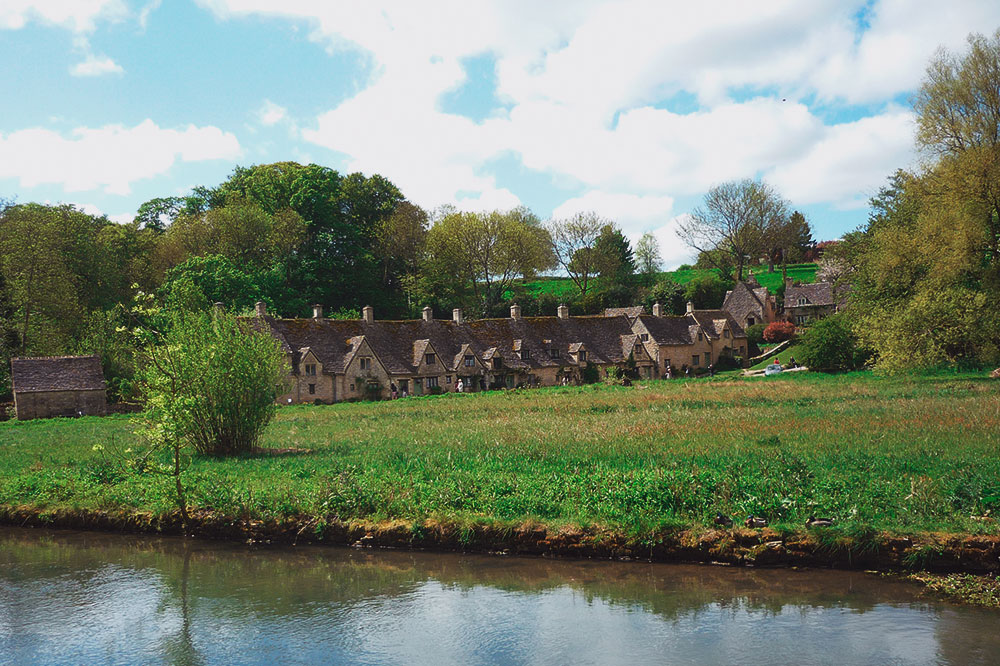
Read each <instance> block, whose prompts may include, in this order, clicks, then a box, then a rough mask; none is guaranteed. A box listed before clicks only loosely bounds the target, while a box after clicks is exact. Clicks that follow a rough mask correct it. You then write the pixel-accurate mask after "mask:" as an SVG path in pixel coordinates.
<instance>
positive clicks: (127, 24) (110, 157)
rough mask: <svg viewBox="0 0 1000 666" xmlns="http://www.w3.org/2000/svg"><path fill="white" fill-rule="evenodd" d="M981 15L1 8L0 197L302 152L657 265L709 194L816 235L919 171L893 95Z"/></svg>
mask: <svg viewBox="0 0 1000 666" xmlns="http://www.w3.org/2000/svg"><path fill="white" fill-rule="evenodd" d="M997 28H1000V2H996V0H985V1H971V0H970V1H963V0H951V1H950V2H947V3H945V2H940V0H935V1H933V2H925V1H923V0H882V1H874V0H873V1H868V2H848V1H846V0H829V1H828V0H810V1H809V2H802V1H801V0H775V1H772V2H767V1H761V2H746V1H745V0H740V1H734V2H728V1H722V0H717V1H714V2H705V3H692V2H672V1H667V0H658V1H652V2H633V1H630V0H617V1H614V2H604V1H591V0H567V1H555V0H553V1H551V2H537V0H532V1H527V0H498V1H496V2H486V1H477V0H457V1H454V2H451V1H428V2H412V0H401V1H399V2H386V1H382V0H365V2H356V1H352V2H337V1H334V0H330V1H329V2H318V1H315V0H281V1H280V2H277V1H274V0H162V1H160V0H0V62H2V63H3V65H4V66H3V67H0V90H3V91H4V94H3V95H0V197H16V200H17V201H19V202H28V201H38V202H49V203H58V202H63V203H72V204H76V205H78V206H79V207H81V208H82V209H83V210H85V211H87V212H90V213H94V214H106V215H108V217H109V218H111V219H112V220H115V221H117V222H125V221H129V220H131V219H132V217H133V215H134V213H135V211H136V209H137V208H138V207H139V205H140V204H142V203H143V202H144V201H147V200H149V199H151V198H154V197H162V196H173V195H183V194H186V193H187V192H188V191H189V190H190V188H191V187H193V186H196V185H206V186H214V185H217V184H219V183H220V182H222V181H224V180H225V179H226V178H227V177H228V175H229V174H230V173H232V171H233V169H234V167H236V166H237V165H240V166H249V165H251V164H265V163H269V162H276V161H284V160H294V161H298V162H301V163H310V162H313V163H316V164H321V165H324V166H328V167H331V168H333V169H336V170H338V171H341V172H343V173H349V172H354V171H361V172H363V173H366V174H373V173H379V174H381V175H383V176H385V177H387V178H389V179H390V180H391V181H393V182H394V183H395V184H396V185H397V186H398V187H399V188H400V190H401V191H402V192H403V194H404V195H405V196H406V197H407V198H408V199H410V200H411V201H413V202H414V203H416V204H418V205H420V206H423V207H424V208H426V209H428V210H432V209H434V208H437V207H438V206H441V205H443V204H453V205H456V206H458V207H459V208H461V209H466V210H492V209H498V208H499V209H505V208H510V207H513V206H517V205H526V206H528V207H529V208H531V209H532V210H533V211H534V212H535V213H536V214H537V215H539V216H540V217H541V218H542V219H548V218H550V217H556V218H562V217H568V216H570V215H572V214H574V213H576V212H581V211H595V212H597V213H598V214H600V215H602V216H604V217H607V218H608V219H610V220H613V221H615V222H616V223H617V224H618V225H619V226H620V227H622V229H623V230H624V231H625V232H626V234H627V235H628V236H629V237H630V238H632V239H633V241H634V240H636V239H637V238H638V237H639V236H640V235H641V234H642V233H644V232H652V233H654V234H655V235H656V237H657V239H658V240H659V241H660V250H661V254H662V255H663V258H664V260H665V265H666V267H667V268H673V267H676V266H677V265H678V264H680V263H682V262H686V261H690V259H691V251H690V249H688V248H686V247H685V246H684V245H683V244H682V243H681V241H680V240H679V239H678V238H677V236H676V227H677V221H678V219H682V217H683V216H684V215H687V214H689V213H690V212H691V211H692V210H694V209H695V208H696V207H697V206H698V205H699V204H700V203H701V201H702V200H703V198H704V195H705V193H706V192H707V191H708V190H709V189H710V188H711V187H713V186H715V185H718V184H720V183H722V182H726V181H729V180H735V179H742V178H760V179H763V180H765V181H767V182H768V183H770V184H771V185H773V186H774V187H775V188H776V189H777V190H778V191H779V192H780V193H781V194H782V196H784V197H785V198H786V199H787V200H788V201H789V202H790V205H791V206H792V207H793V208H795V209H798V210H800V211H802V212H803V213H805V215H806V217H807V219H808V220H809V221H810V222H811V224H812V226H813V229H814V237H815V238H816V239H817V240H827V239H832V238H837V237H838V236H840V235H841V234H843V233H844V232H846V231H850V230H852V229H854V228H857V227H858V226H859V225H861V224H863V223H864V222H865V220H866V218H867V212H868V209H867V201H868V199H869V198H870V197H871V196H872V195H873V194H874V193H875V192H876V191H877V190H878V188H879V187H881V186H882V185H883V184H885V182H886V178H887V177H888V176H889V175H890V174H891V173H892V172H893V171H894V170H895V169H897V168H901V167H903V168H906V167H914V166H916V165H918V163H919V160H920V158H921V156H920V154H919V153H918V152H917V151H916V149H915V147H914V141H913V132H914V116H913V110H912V106H911V103H910V100H911V98H912V96H913V95H914V93H915V92H916V91H917V89H918V88H919V86H920V82H921V79H922V77H923V74H924V71H925V69H926V67H927V63H928V61H929V59H930V58H931V57H932V56H933V54H934V52H935V50H936V49H938V48H941V47H943V48H946V49H949V50H952V51H961V50H962V49H964V47H965V40H966V38H967V36H968V35H969V33H971V32H981V33H984V34H992V33H993V32H994V31H995V30H997Z"/></svg>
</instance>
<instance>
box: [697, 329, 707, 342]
mask: <svg viewBox="0 0 1000 666" xmlns="http://www.w3.org/2000/svg"><path fill="white" fill-rule="evenodd" d="M704 339H705V334H704V333H702V332H701V331H698V342H701V341H702V340H704Z"/></svg>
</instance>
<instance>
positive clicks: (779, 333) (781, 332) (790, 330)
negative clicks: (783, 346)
mask: <svg viewBox="0 0 1000 666" xmlns="http://www.w3.org/2000/svg"><path fill="white" fill-rule="evenodd" d="M794 335H795V324H793V323H792V322H790V321H775V322H771V323H770V324H768V325H767V328H765V329H764V333H763V336H764V341H765V342H784V341H785V340H791V339H792V337H793V336H794Z"/></svg>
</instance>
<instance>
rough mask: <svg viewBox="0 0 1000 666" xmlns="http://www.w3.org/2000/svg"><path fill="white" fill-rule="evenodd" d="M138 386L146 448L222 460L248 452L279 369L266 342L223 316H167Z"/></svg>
mask: <svg viewBox="0 0 1000 666" xmlns="http://www.w3.org/2000/svg"><path fill="white" fill-rule="evenodd" d="M156 342H157V344H155V345H153V346H151V347H150V348H149V349H148V362H146V363H144V364H142V366H141V368H140V371H139V378H140V381H141V384H142V386H143V387H144V389H145V394H146V399H147V403H146V404H147V407H148V414H147V416H148V420H149V422H148V425H147V428H146V429H145V430H144V431H143V433H144V434H145V435H146V437H147V438H148V439H149V440H150V441H151V443H153V444H154V445H164V446H167V447H169V448H175V447H182V446H191V447H193V448H194V449H195V450H196V451H198V453H202V454H209V455H227V454H235V453H243V452H247V451H250V450H252V449H253V448H254V446H256V444H257V440H258V439H259V438H260V435H261V434H262V433H263V431H264V428H265V427H266V426H267V424H268V423H269V422H270V421H271V418H272V417H273V416H274V411H275V402H274V401H275V398H276V396H277V395H278V391H279V388H280V387H281V385H282V384H283V383H284V382H285V380H286V373H287V367H286V363H285V358H284V354H282V352H281V348H280V347H279V346H278V342H277V341H276V340H275V339H274V338H272V337H271V336H270V335H269V334H267V333H265V332H263V331H258V330H256V329H254V328H251V327H250V326H249V325H246V324H243V323H241V322H240V321H239V320H238V319H237V318H236V317H235V316H233V315H230V314H226V313H223V312H214V313H210V312H183V311H180V312H173V313H171V314H170V315H169V316H168V317H167V326H166V329H165V331H164V332H162V333H159V334H157V341H156Z"/></svg>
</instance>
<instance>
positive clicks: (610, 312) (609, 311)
mask: <svg viewBox="0 0 1000 666" xmlns="http://www.w3.org/2000/svg"><path fill="white" fill-rule="evenodd" d="M645 312H646V309H645V308H644V307H642V306H641V305H633V306H632V307H630V308H604V316H605V317H621V316H625V317H628V318H629V319H635V318H636V317H638V316H639V315H641V314H645Z"/></svg>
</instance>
